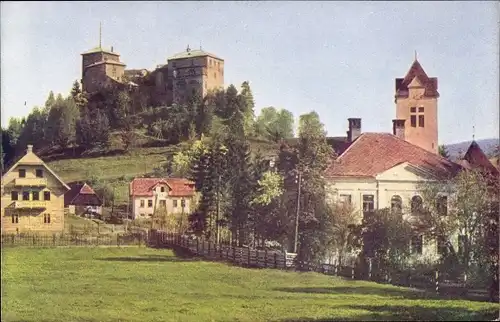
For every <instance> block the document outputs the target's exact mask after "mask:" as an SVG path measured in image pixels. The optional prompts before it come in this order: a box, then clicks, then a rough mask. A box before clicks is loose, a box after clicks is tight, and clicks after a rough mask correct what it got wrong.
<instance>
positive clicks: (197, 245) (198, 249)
mask: <svg viewBox="0 0 500 322" xmlns="http://www.w3.org/2000/svg"><path fill="white" fill-rule="evenodd" d="M199 252H200V239H199V238H198V237H196V255H198V254H199Z"/></svg>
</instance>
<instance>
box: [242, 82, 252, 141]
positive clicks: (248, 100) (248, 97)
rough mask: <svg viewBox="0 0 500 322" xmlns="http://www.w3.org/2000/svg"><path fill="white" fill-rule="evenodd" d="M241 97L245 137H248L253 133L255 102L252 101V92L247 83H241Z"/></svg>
mask: <svg viewBox="0 0 500 322" xmlns="http://www.w3.org/2000/svg"><path fill="white" fill-rule="evenodd" d="M241 96H242V97H243V98H244V104H245V114H244V117H245V126H244V129H245V135H247V136H250V135H253V134H254V133H253V132H254V128H255V127H254V123H255V114H254V108H255V101H254V99H253V94H252V90H251V89H250V84H249V82H248V81H245V82H243V84H241Z"/></svg>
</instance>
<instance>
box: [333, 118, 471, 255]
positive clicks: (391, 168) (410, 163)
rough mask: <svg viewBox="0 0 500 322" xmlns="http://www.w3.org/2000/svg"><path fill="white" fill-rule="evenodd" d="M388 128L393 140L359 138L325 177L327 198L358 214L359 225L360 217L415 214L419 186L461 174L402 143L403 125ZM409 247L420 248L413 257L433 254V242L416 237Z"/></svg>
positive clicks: (384, 136)
mask: <svg viewBox="0 0 500 322" xmlns="http://www.w3.org/2000/svg"><path fill="white" fill-rule="evenodd" d="M393 123H394V132H393V134H390V133H362V134H360V135H359V137H357V138H356V139H355V140H354V141H353V142H352V143H351V145H350V146H349V147H348V148H347V149H346V150H345V151H344V152H343V153H342V154H341V155H340V156H339V157H338V158H337V159H336V160H335V161H333V162H332V163H331V164H330V166H329V168H328V169H327V171H326V176H327V180H328V188H329V192H330V195H329V197H330V198H331V199H332V200H337V201H341V202H347V203H350V204H352V205H353V206H354V207H355V209H357V211H359V223H360V222H361V220H362V218H363V214H364V213H365V212H371V211H374V210H376V209H383V208H391V209H394V208H395V207H397V208H399V209H414V208H415V207H417V206H418V205H419V204H421V203H422V196H421V195H420V194H419V189H420V188H419V187H420V185H421V184H422V183H423V182H425V181H433V180H437V179H440V178H449V177H452V176H454V175H456V174H457V173H458V171H460V169H461V166H460V165H459V164H456V163H454V162H451V161H449V160H447V159H445V158H443V157H441V156H439V155H438V154H435V153H433V152H431V151H428V150H426V149H424V148H421V147H419V146H417V145H414V144H412V143H410V142H407V141H406V140H404V137H403V136H404V129H403V128H402V127H403V126H404V122H399V121H398V120H394V121H393ZM359 124H360V122H359ZM443 197H444V198H445V199H443V200H442V201H446V200H447V199H446V196H443ZM414 244H418V245H419V246H418V248H415V247H414V249H415V251H416V252H417V253H422V252H424V253H425V252H427V251H433V250H434V249H436V248H435V247H436V245H435V242H434V241H428V242H425V241H423V236H422V235H421V234H419V235H416V236H415V242H414Z"/></svg>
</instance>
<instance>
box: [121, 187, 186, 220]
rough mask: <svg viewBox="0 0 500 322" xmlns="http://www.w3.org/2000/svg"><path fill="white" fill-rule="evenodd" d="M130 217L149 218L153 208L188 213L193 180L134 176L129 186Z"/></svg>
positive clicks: (170, 212)
mask: <svg viewBox="0 0 500 322" xmlns="http://www.w3.org/2000/svg"><path fill="white" fill-rule="evenodd" d="M129 196H130V203H131V207H132V219H140V218H149V217H152V216H153V212H154V210H155V209H156V210H160V209H165V210H166V211H167V212H168V213H169V214H172V213H190V212H191V210H192V209H191V207H192V202H193V197H194V196H195V188H194V182H192V181H190V180H187V179H184V178H135V179H134V180H132V182H131V183H130V186H129Z"/></svg>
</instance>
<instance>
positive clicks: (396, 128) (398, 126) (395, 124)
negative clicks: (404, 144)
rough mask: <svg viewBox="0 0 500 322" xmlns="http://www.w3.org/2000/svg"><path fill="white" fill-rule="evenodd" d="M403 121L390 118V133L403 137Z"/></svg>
mask: <svg viewBox="0 0 500 322" xmlns="http://www.w3.org/2000/svg"><path fill="white" fill-rule="evenodd" d="M405 122H406V120H403V119H395V120H392V134H394V135H395V136H397V137H398V138H400V139H403V140H404V139H405Z"/></svg>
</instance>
